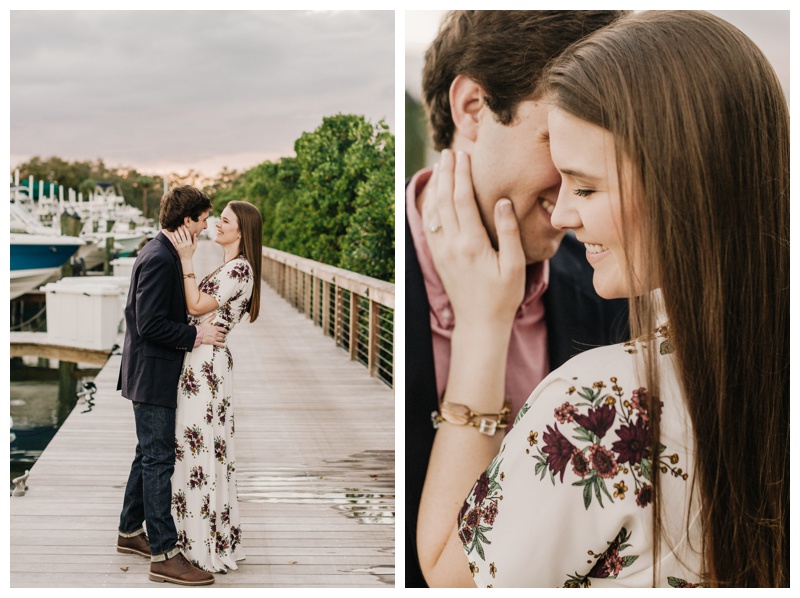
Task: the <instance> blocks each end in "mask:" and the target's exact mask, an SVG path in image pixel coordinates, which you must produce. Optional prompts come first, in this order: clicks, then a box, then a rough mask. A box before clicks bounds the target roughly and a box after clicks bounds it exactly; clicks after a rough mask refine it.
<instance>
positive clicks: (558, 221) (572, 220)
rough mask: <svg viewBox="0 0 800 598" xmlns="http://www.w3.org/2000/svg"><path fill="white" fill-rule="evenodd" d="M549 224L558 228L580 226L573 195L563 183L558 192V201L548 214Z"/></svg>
mask: <svg viewBox="0 0 800 598" xmlns="http://www.w3.org/2000/svg"><path fill="white" fill-rule="evenodd" d="M550 224H552V225H553V227H554V228H559V229H564V228H572V229H575V228H580V227H581V218H580V214H578V211H577V210H576V209H575V197H574V196H573V195H572V192H571V191H569V189H567V188H566V186H565V185H561V190H560V191H559V192H558V201H557V202H556V207H555V209H554V210H553V214H552V215H551V216H550Z"/></svg>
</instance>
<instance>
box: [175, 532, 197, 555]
mask: <svg viewBox="0 0 800 598" xmlns="http://www.w3.org/2000/svg"><path fill="white" fill-rule="evenodd" d="M192 544H194V540H192V539H191V538H189V536H188V535H187V534H186V531H185V530H178V543H177V544H176V546H177V547H178V548H180V549H181V550H184V549H185V550H188V549H190V548H191V547H192Z"/></svg>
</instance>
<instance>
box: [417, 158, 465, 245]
mask: <svg viewBox="0 0 800 598" xmlns="http://www.w3.org/2000/svg"><path fill="white" fill-rule="evenodd" d="M454 170H455V156H454V155H453V152H452V151H451V150H443V151H442V157H441V160H439V166H438V168H437V169H436V187H433V188H432V189H433V191H434V193H433V197H427V198H426V199H425V203H427V202H428V201H430V200H431V199H433V207H435V211H436V215H437V216H438V219H439V220H438V222H436V221H435V219H431V220H432V221H431V222H430V223H429V225H428V226H429V227H430V226H433V227H436V226H441V227H442V228H443V229H444V231H445V232H446V233H447V234H454V233H458V231H459V225H458V218H457V217H456V210H455V206H454V205H453V191H454V187H455V181H454ZM430 232H433V230H431V231H430ZM437 232H438V231H437Z"/></svg>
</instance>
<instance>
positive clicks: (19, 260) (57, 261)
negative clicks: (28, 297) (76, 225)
mask: <svg viewBox="0 0 800 598" xmlns="http://www.w3.org/2000/svg"><path fill="white" fill-rule="evenodd" d="M84 244H85V241H84V240H83V239H80V238H78V237H69V236H66V235H55V234H50V235H44V234H28V233H11V246H10V258H11V260H10V261H11V297H10V298H11V299H16V298H17V297H19V296H20V295H24V294H25V293H27V292H28V291H31V290H33V289H35V288H36V287H38V286H39V285H40V284H42V283H44V282H46V281H47V280H48V279H49V278H50V277H51V276H53V275H55V274H56V273H58V271H59V269H60V268H61V266H62V265H63V264H65V263H67V261H69V258H70V257H72V256H73V254H74V253H75V252H76V251H77V250H78V248H79V247H81V246H82V245H84Z"/></svg>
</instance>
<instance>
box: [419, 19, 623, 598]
mask: <svg viewBox="0 0 800 598" xmlns="http://www.w3.org/2000/svg"><path fill="white" fill-rule="evenodd" d="M621 14H622V13H621V12H620V11H580V12H578V11H560V12H559V11H454V12H452V13H450V14H448V16H447V17H446V18H445V21H444V22H443V25H442V27H441V28H440V30H439V34H438V36H437V37H436V39H435V40H434V42H433V43H432V44H431V45H430V47H429V48H428V51H427V53H426V55H425V66H424V69H423V83H422V87H423V100H424V104H425V108H426V112H427V114H428V119H429V128H430V131H431V133H432V137H433V143H434V147H435V149H436V150H439V151H441V150H443V149H451V150H453V151H463V152H465V153H467V154H469V156H470V163H471V169H472V181H473V187H474V190H475V198H476V202H477V204H478V208H479V211H480V214H481V218H482V220H483V223H484V225H485V227H486V231H487V233H488V234H489V237H490V239H491V241H492V243H493V244H494V245H495V247H497V235H496V230H495V227H494V222H493V211H494V205H495V204H496V203H497V202H498V201H499V200H500V199H503V198H508V199H510V200H511V201H512V204H513V207H514V213H515V214H516V216H517V219H518V221H519V226H520V235H521V241H522V246H523V250H524V252H525V257H526V261H527V264H528V266H527V268H526V295H525V299H524V300H523V302H522V304H521V305H520V309H519V310H518V313H517V319H516V320H515V324H514V330H513V331H512V340H511V342H510V344H509V354H508V368H507V372H506V396H507V398H509V399H510V400H511V401H512V404H513V403H516V409H519V406H520V405H521V402H524V399H525V398H527V396H528V394H529V393H530V392H531V391H533V389H534V388H535V387H536V385H537V384H538V383H539V382H540V381H541V380H542V379H543V378H544V376H546V375H547V373H548V372H549V371H551V370H553V369H555V368H557V367H559V366H560V365H561V364H563V363H564V362H565V361H566V360H568V359H569V358H570V357H572V356H574V355H575V354H577V353H579V352H581V351H583V350H585V349H588V348H591V347H595V346H600V345H607V344H611V343H614V342H619V341H621V340H623V339H624V338H625V335H626V334H627V306H626V303H625V302H621V301H613V302H611V301H605V300H602V299H600V298H599V297H598V296H597V295H596V294H595V292H594V289H593V287H592V272H593V271H592V268H591V267H590V265H589V264H588V262H587V261H586V258H585V251H586V248H585V247H584V246H583V244H581V243H579V242H578V241H577V240H576V239H575V238H574V237H572V236H566V237H565V236H564V232H563V231H559V230H557V229H555V228H553V227H552V225H551V224H550V214H551V213H552V211H553V208H554V206H555V203H556V201H557V197H558V193H559V189H560V185H561V178H560V175H559V173H558V171H557V170H556V169H555V167H554V166H553V164H552V161H551V159H550V150H549V142H548V139H549V137H548V128H547V114H548V109H547V106H546V104H545V102H544V101H542V100H543V99H542V98H540V97H537V95H536V87H537V84H538V81H539V78H540V75H541V73H542V72H543V69H544V67H545V65H546V64H547V62H548V60H549V59H550V58H551V57H553V56H556V55H558V54H559V53H560V52H562V51H563V50H564V49H565V48H566V47H567V46H568V45H569V44H570V43H572V42H574V41H576V40H578V39H580V38H581V37H583V36H585V35H587V34H589V33H591V32H592V31H594V30H596V29H599V28H601V27H603V26H605V25H607V24H609V23H611V22H613V21H614V20H616V19H617V18H619V17H620V16H621ZM430 175H431V170H430V169H423V170H422V171H420V172H417V173H416V174H415V175H414V176H413V177H412V178H411V179H410V181H409V183H408V184H407V187H406V236H405V243H406V274H405V281H406V303H405V305H406V326H405V333H406V337H405V338H406V353H405V359H406V375H405V384H406V391H405V392H406V398H405V402H406V406H405V447H406V448H405V451H406V462H405V484H406V490H405V493H406V502H405V504H406V509H405V511H406V559H405V561H406V562H405V586H406V587H426V584H425V580H424V578H423V576H422V572H421V570H420V567H419V560H418V556H417V546H416V527H417V518H418V517H417V516H418V511H419V502H420V496H421V494H422V488H423V484H424V481H425V474H426V471H427V467H428V459H429V456H430V451H431V448H432V445H433V439H434V435H435V430H434V428H433V426H432V424H431V413H432V412H433V411H435V410H438V409H439V400H440V398H441V396H442V395H443V393H444V387H445V384H446V381H447V367H448V365H449V358H450V335H451V334H452V330H453V326H454V321H453V317H452V311H451V309H450V305H449V300H448V299H447V296H446V293H445V292H444V287H443V285H442V284H441V280H440V279H439V277H438V274H437V273H436V270H435V266H434V264H433V261H432V259H431V256H430V252H429V250H428V247H427V243H426V241H425V232H426V231H425V230H423V224H422V219H421V213H422V206H423V204H424V202H425V200H426V197H427V196H428V194H429V193H430V192H431V191H430V190H429V189H428V187H427V182H428V180H429V178H430ZM430 232H431V233H433V234H435V233H436V230H434V229H431V231H430ZM450 400H451V401H454V400H456V402H457V399H456V398H452V397H451V398H450ZM512 421H513V419H512ZM477 433H478V432H477V431H476V434H477ZM468 490H469V489H465V497H466V494H467V492H468ZM534 508H535V507H534ZM455 524H456V522H455V521H453V525H455ZM531 533H536V532H535V530H531ZM465 559H466V557H465ZM465 566H466V560H465Z"/></svg>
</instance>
